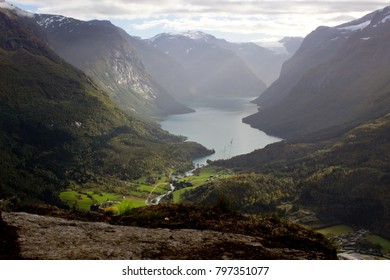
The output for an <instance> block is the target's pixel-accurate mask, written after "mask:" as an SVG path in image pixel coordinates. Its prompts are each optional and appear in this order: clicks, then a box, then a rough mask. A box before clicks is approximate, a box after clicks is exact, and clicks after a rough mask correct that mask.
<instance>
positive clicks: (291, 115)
mask: <svg viewBox="0 0 390 280" xmlns="http://www.w3.org/2000/svg"><path fill="white" fill-rule="evenodd" d="M389 15H390V7H386V8H384V9H382V10H379V11H376V12H373V13H371V14H368V15H367V16H365V17H363V18H361V19H359V20H356V21H353V22H350V23H346V24H343V25H340V26H337V27H319V28H317V29H316V30H315V31H313V32H312V33H311V34H310V35H308V36H307V37H306V38H305V40H304V42H303V44H302V46H301V48H300V49H299V50H298V51H297V52H296V54H295V55H294V57H293V58H291V59H290V60H289V61H288V62H286V63H285V65H284V67H283V70H282V73H281V76H280V78H279V79H278V80H277V81H276V82H275V83H274V84H273V85H272V86H271V87H270V88H269V89H268V90H267V91H266V92H264V94H263V95H261V96H260V98H258V100H257V101H256V103H257V104H258V105H259V106H260V110H259V112H258V113H257V114H255V115H252V116H250V117H248V118H246V119H245V122H247V123H249V124H251V125H252V126H254V127H257V128H260V129H264V130H265V131H267V132H269V133H271V134H276V135H279V136H282V137H284V138H293V137H301V136H303V135H305V134H309V133H313V132H316V131H319V130H324V129H329V128H332V127H333V128H337V127H341V128H343V127H344V128H345V127H352V126H354V125H357V124H359V123H361V122H362V121H367V120H370V119H373V118H376V117H380V116H382V115H384V114H386V113H387V112H389V110H390V94H389V93H390V76H389V75H388V73H389V72H390V68H389V65H390V55H389V52H388V51H387V50H388V49H389V44H390V33H389V26H390V18H389Z"/></svg>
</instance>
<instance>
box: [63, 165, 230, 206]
mask: <svg viewBox="0 0 390 280" xmlns="http://www.w3.org/2000/svg"><path fill="white" fill-rule="evenodd" d="M229 176H231V175H228V174H227V172H226V170H225V169H224V168H220V167H210V166H207V167H205V168H202V169H199V170H196V171H195V172H194V175H191V176H187V177H185V178H182V179H180V180H179V182H188V183H191V184H192V186H191V187H188V188H185V189H180V190H176V191H174V192H173V202H174V203H179V202H180V200H181V195H182V194H183V193H184V192H186V191H188V190H191V189H194V188H197V187H199V186H202V185H204V184H206V183H207V182H210V181H212V180H217V179H223V178H227V177H229ZM151 178H153V179H151ZM168 180H169V178H168V177H167V176H165V175H153V176H150V177H149V178H147V177H142V178H140V179H138V180H135V181H132V182H125V183H119V182H116V184H115V185H111V186H110V184H108V183H107V184H106V185H105V186H106V187H102V186H101V185H92V184H91V185H89V186H88V188H87V189H81V188H80V187H79V186H77V185H76V184H74V185H73V186H72V187H71V189H69V190H67V191H64V192H62V193H61V194H60V199H61V200H62V201H63V202H64V203H66V204H67V205H68V206H69V207H70V208H71V209H80V210H89V209H90V207H91V205H92V204H94V203H103V202H106V201H118V202H120V204H118V205H115V206H113V207H112V209H110V210H111V211H113V212H115V213H121V212H124V211H125V210H124V209H126V208H129V209H130V208H134V207H141V206H145V200H146V199H147V198H148V197H149V195H150V197H151V198H154V197H156V196H158V195H161V194H164V193H166V192H167V191H169V190H170V189H171V187H170V184H169V183H168ZM103 190H105V191H103ZM124 198H125V199H124ZM110 208H111V207H110Z"/></svg>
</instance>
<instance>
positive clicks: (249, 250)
mask: <svg viewBox="0 0 390 280" xmlns="http://www.w3.org/2000/svg"><path fill="white" fill-rule="evenodd" d="M2 218H3V221H4V222H5V223H6V225H7V226H6V227H2V231H3V229H4V230H5V231H4V232H6V231H8V230H9V229H12V230H15V233H16V234H17V242H16V243H15V244H16V245H15V246H17V247H19V248H15V250H16V251H19V256H15V255H14V256H12V255H9V254H8V255H5V256H2V258H3V259H4V258H5V259H7V258H22V259H41V260H60V259H65V260H69V259H71V260H73V259H75V260H79V259H103V260H110V259H114V260H121V259H138V260H139V259H235V260H238V259H334V258H335V255H333V254H331V253H329V252H326V250H323V251H321V250H318V248H313V250H308V249H307V248H305V246H302V249H298V248H297V246H290V247H289V246H275V244H272V243H270V242H269V240H265V239H264V238H262V237H260V236H251V235H246V234H237V233H230V232H220V231H212V230H196V229H168V228H164V229H163V228H143V227H134V226H123V225H112V224H109V223H106V222H85V221H79V220H68V219H64V218H59V217H53V216H41V215H37V214H29V213H25V212H12V213H5V212H3V213H2ZM4 232H3V233H4ZM1 235H2V234H1ZM3 239H4V238H3ZM0 240H1V236H0ZM12 241H14V240H5V242H8V243H10V242H12ZM3 242H4V240H3ZM286 243H288V242H286ZM295 245H297V244H295ZM8 249H9V248H8Z"/></svg>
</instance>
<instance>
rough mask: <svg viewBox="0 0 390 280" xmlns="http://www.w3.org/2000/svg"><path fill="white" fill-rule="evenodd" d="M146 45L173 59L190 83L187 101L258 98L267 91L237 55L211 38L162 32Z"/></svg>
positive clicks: (209, 36) (198, 33)
mask: <svg viewBox="0 0 390 280" xmlns="http://www.w3.org/2000/svg"><path fill="white" fill-rule="evenodd" d="M147 42H148V44H149V45H150V46H153V47H154V48H157V49H158V50H160V51H162V52H164V53H165V54H166V55H168V56H170V57H171V58H172V59H173V60H175V61H176V62H177V63H178V64H179V65H180V67H181V69H183V70H184V71H185V73H186V75H187V77H189V78H190V79H191V80H192V81H193V82H192V83H191V85H190V88H193V87H194V88H193V90H191V91H190V92H188V91H187V92H185V93H184V94H187V95H188V98H190V97H193V96H194V95H195V96H196V95H212V96H248V97H249V96H257V95H259V94H260V93H261V92H263V91H264V90H265V88H266V85H265V84H264V82H262V81H261V80H260V79H259V78H258V77H256V75H255V74H254V73H253V72H252V71H251V69H250V68H249V67H248V66H247V65H246V64H245V63H244V62H243V60H242V59H241V58H240V57H239V56H238V55H237V54H236V53H234V52H233V51H231V50H229V49H227V48H223V47H221V46H219V45H218V44H216V38H215V37H214V36H211V35H208V34H205V33H202V32H194V31H191V32H186V33H182V34H169V33H163V34H159V35H157V36H155V37H153V38H151V39H149V40H148V41H147ZM194 92H195V93H194Z"/></svg>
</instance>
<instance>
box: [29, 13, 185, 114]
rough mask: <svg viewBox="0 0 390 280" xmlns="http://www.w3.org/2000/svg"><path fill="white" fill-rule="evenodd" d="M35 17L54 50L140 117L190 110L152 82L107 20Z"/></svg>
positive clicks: (135, 55)
mask: <svg viewBox="0 0 390 280" xmlns="http://www.w3.org/2000/svg"><path fill="white" fill-rule="evenodd" d="M35 20H36V21H37V23H38V24H39V25H40V26H41V27H42V28H43V30H44V31H45V34H46V37H47V40H48V42H49V45H50V46H51V47H52V48H53V49H54V51H55V52H56V53H58V54H59V55H60V56H61V57H62V58H64V59H65V60H66V61H68V62H69V63H71V64H72V65H74V66H76V67H78V68H79V69H81V70H83V71H84V72H85V73H87V74H88V75H90V76H91V77H93V78H94V79H95V81H97V82H98V83H99V85H100V86H101V87H103V88H104V89H105V90H106V91H107V92H108V93H109V94H110V97H111V98H112V99H113V100H114V101H115V102H116V103H117V104H118V105H119V106H120V107H121V108H122V109H124V110H126V111H127V112H131V113H136V114H137V115H138V116H143V117H145V116H147V117H154V116H165V115H169V114H176V113H188V112H191V110H190V109H189V108H186V107H185V106H184V105H182V104H180V103H178V102H177V101H176V100H175V99H173V97H172V96H171V95H170V94H169V93H168V92H167V91H166V90H165V89H164V88H163V87H161V86H160V85H159V84H158V83H156V82H155V81H154V79H153V78H152V76H151V75H150V74H149V73H148V72H147V71H146V69H145V67H144V65H143V63H142V61H141V60H140V58H139V57H138V55H137V53H136V51H135V50H134V48H133V46H132V45H131V43H130V42H129V40H127V39H126V37H127V36H126V35H127V34H125V32H124V31H123V30H121V29H120V28H118V27H116V26H114V25H113V24H111V23H110V22H109V21H97V20H93V21H80V20H76V19H72V18H66V17H63V16H56V15H35Z"/></svg>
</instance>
